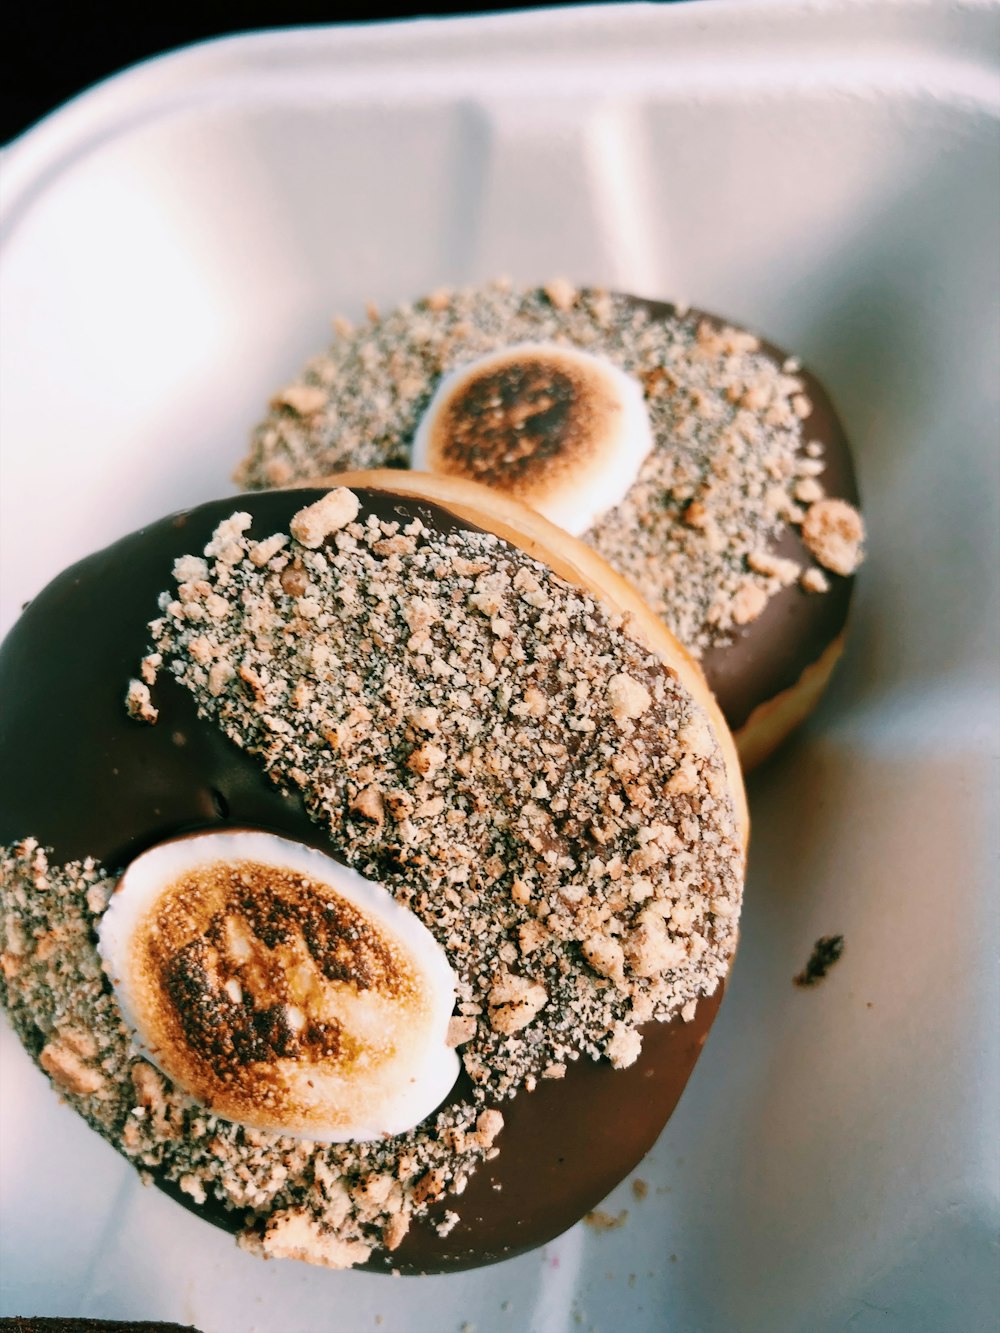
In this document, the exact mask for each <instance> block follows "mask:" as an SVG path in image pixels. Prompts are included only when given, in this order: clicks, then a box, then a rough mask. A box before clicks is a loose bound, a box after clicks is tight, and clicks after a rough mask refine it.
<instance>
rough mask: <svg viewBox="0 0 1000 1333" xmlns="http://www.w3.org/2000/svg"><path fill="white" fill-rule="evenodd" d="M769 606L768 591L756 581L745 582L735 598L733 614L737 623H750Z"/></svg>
mask: <svg viewBox="0 0 1000 1333" xmlns="http://www.w3.org/2000/svg"><path fill="white" fill-rule="evenodd" d="M765 606H767V593H766V592H765V591H764V589H763V588H761V587H760V586H759V585H758V584H756V583H744V584H743V585H742V587H741V588H740V589H739V591H738V592H737V593H736V596H735V597H734V598H733V607H732V615H733V621H734V622H735V623H736V624H737V625H749V624H750V623H751V621H754V620H756V619H757V617H758V616H759V615H760V614H761V612H762V611H763V610H764V608H765Z"/></svg>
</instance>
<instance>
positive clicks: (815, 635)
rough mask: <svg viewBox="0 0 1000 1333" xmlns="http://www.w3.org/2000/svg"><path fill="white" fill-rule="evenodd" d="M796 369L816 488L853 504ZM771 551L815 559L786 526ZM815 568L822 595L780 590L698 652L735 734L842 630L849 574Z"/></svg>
mask: <svg viewBox="0 0 1000 1333" xmlns="http://www.w3.org/2000/svg"><path fill="white" fill-rule="evenodd" d="M627 299H629V300H630V301H632V302H634V303H635V305H636V306H638V307H640V308H641V309H643V310H646V311H648V313H649V315H650V316H651V318H653V319H667V318H669V317H672V316H673V315H674V314H675V313H676V308H675V307H674V306H672V305H669V304H668V303H667V302H665V301H647V300H645V299H643V298H642V297H637V296H630V297H628V298H627ZM688 318H694V319H697V320H702V319H704V320H707V321H708V322H709V323H710V324H712V325H713V326H714V327H715V328H724V327H734V326H733V325H732V324H731V323H730V322H729V321H727V320H723V319H720V318H719V317H718V316H716V315H708V314H705V313H704V312H703V311H699V310H694V311H691V312H690V315H689V316H688ZM761 350H762V351H763V352H765V353H766V354H767V355H768V356H769V357H771V359H772V360H774V361H775V362H777V364H778V365H779V366H780V365H783V364H784V362H785V361H786V360H787V359H788V356H789V353H788V352H784V351H782V350H781V348H780V347H776V346H775V345H774V344H773V343H769V342H764V341H763V340H761ZM797 374H799V376H800V377H801V379H802V380H803V381H804V383H805V393H806V395H807V397H808V398H809V399H810V400H811V402H812V404H813V410H812V413H811V415H810V416H809V417H807V418H806V421H805V423H804V428H803V430H804V434H805V437H806V438H807V439H810V440H819V441H820V442H821V443H822V445H823V461H824V462H825V463H826V471H825V472H824V473H823V474H822V476H821V477H820V481H821V482H822V485H823V488H824V489H825V491H826V493H827V495H829V496H833V497H836V498H838V499H841V500H847V501H849V502H850V503H851V504H853V505H856V504H857V503H858V488H857V482H856V480H855V477H854V464H853V463H852V461H851V452H850V448H849V446H848V443H847V437H846V436H845V434H844V428H843V426H842V425H841V424H840V420H839V418H838V417H837V413H836V411H835V410H834V407H833V404H832V402H831V401H830V397H829V395H828V394H827V392H826V390H825V389H824V388H823V386H822V384H820V382H819V380H818V379H816V377H815V375H812V374H810V372H809V371H808V370H801V371H798V372H797ZM773 549H774V551H775V552H776V554H778V555H780V556H783V557H785V558H787V559H789V560H796V561H798V562H799V563H800V564H801V565H803V566H804V567H808V566H809V565H811V564H814V563H815V561H814V559H813V557H812V555H811V554H810V553H809V551H808V550H807V548H806V546H805V544H804V543H803V541H802V538H801V535H800V533H799V529H798V528H795V527H792V526H791V525H790V524H789V525H787V526H786V527H785V530H784V532H783V533H782V535H781V537H780V538H779V540H778V541H777V542H776V543H775V545H774V548H773ZM823 572H824V574H825V575H826V577H827V579H828V581H829V584H830V588H829V591H828V592H825V593H808V592H805V591H804V589H802V588H800V587H799V586H798V584H792V586H791V587H789V588H783V589H782V590H781V591H780V592H779V593H777V594H776V595H775V596H774V597H772V598H771V599H770V601H769V602H768V604H767V606H766V607H765V608H764V611H763V613H762V614H761V615H760V616H759V617H758V618H757V619H756V620H754V621H752V622H751V623H750V624H749V625H745V626H743V627H742V628H736V629H735V630H734V634H733V641H732V642H731V643H728V644H719V645H718V646H717V647H714V648H709V649H708V651H707V652H705V653H704V654H703V656H702V658H701V667H702V670H703V671H704V672H705V676H706V678H707V680H708V683H709V686H710V687H711V690H712V693H713V694H714V695H715V697H716V699H717V700H718V701H719V707H720V708H721V709H722V711H723V714H724V715H725V718H726V721H727V722H728V723H729V725H730V727H731V728H732V730H733V731H738V730H739V728H740V727H742V726H743V724H744V723H745V722H746V721H747V719H748V718H749V717H750V714H751V713H752V712H753V710H754V709H755V708H757V707H758V706H759V705H760V704H762V703H765V702H767V701H768V700H769V699H774V698H775V697H776V696H777V695H779V694H781V693H782V692H783V691H784V690H790V689H792V688H793V687H794V686H795V685H797V684H798V682H799V679H800V678H801V676H802V673H803V671H805V669H806V668H807V667H809V666H811V665H812V664H813V663H814V662H816V661H818V660H819V658H820V657H821V656H822V655H823V652H824V650H825V649H826V648H828V647H829V645H830V644H831V643H832V642H833V641H834V639H836V637H837V636H838V634H840V633H841V631H842V630H843V628H844V625H845V624H846V622H847V612H848V609H849V607H850V602H851V592H852V589H853V585H854V579H853V578H843V577H842V576H840V575H839V574H832V573H831V572H830V571H829V570H824V571H823Z"/></svg>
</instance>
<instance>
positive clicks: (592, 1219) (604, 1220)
mask: <svg viewBox="0 0 1000 1333" xmlns="http://www.w3.org/2000/svg"><path fill="white" fill-rule="evenodd" d="M583 1220H584V1222H585V1223H586V1225H587V1226H588V1227H591V1228H593V1230H594V1231H617V1230H618V1228H619V1227H623V1226H624V1225H625V1223H626V1222H627V1221H628V1209H627V1208H623V1209H622V1210H621V1212H620V1213H606V1212H605V1211H604V1210H603V1209H602V1208H594V1209H592V1210H591V1211H590V1212H589V1213H587V1214H586V1215H585V1217H584V1219H583Z"/></svg>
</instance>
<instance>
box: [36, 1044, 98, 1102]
mask: <svg viewBox="0 0 1000 1333" xmlns="http://www.w3.org/2000/svg"><path fill="white" fill-rule="evenodd" d="M38 1063H39V1064H40V1065H41V1066H42V1068H43V1069H44V1070H45V1072H46V1074H48V1076H49V1078H51V1080H52V1082H53V1083H54V1084H55V1085H56V1086H57V1087H58V1088H59V1089H60V1090H61V1091H63V1092H73V1093H76V1095H77V1096H78V1097H89V1096H91V1095H92V1094H93V1093H95V1092H98V1091H99V1090H100V1088H101V1087H103V1085H104V1079H103V1077H102V1075H101V1074H100V1072H99V1071H98V1070H96V1069H92V1068H90V1067H89V1066H88V1065H87V1064H86V1063H85V1062H84V1061H83V1060H82V1059H81V1058H80V1056H79V1055H77V1054H76V1053H75V1052H74V1051H73V1050H71V1049H70V1048H69V1046H68V1045H67V1044H66V1043H65V1042H62V1041H50V1042H49V1043H48V1045H46V1046H43V1047H42V1053H41V1055H39V1057H38Z"/></svg>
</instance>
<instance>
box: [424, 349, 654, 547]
mask: <svg viewBox="0 0 1000 1333" xmlns="http://www.w3.org/2000/svg"><path fill="white" fill-rule="evenodd" d="M652 447H653V432H652V429H651V427H650V424H649V415H648V413H647V412H646V401H645V398H644V396H643V392H642V388H641V386H640V385H639V383H638V381H637V380H634V379H632V378H631V376H629V375H626V374H625V372H624V371H622V370H619V369H618V367H617V366H615V365H612V363H611V362H610V361H606V360H604V359H603V358H602V357H598V356H591V354H590V353H589V352H581V351H579V350H577V349H576V348H573V347H563V346H560V345H558V344H556V343H521V344H518V345H517V346H514V347H508V348H505V349H504V350H502V351H499V352H492V353H490V354H489V355H488V356H483V357H480V358H479V360H477V361H473V362H471V363H470V364H469V365H466V366H462V367H460V368H459V369H458V370H455V371H452V372H451V374H449V375H446V376H445V377H444V378H443V379H442V381H441V383H440V384H439V385H438V388H437V391H436V392H435V394H434V397H433V398H432V399H431V401H430V403H429V405H428V407H427V411H426V412H425V413H424V415H423V417H422V418H421V420H420V423H419V425H418V427H417V432H416V435H415V436H414V440H413V450H412V454H411V462H410V466H411V467H412V468H413V469H414V470H415V471H418V472H439V473H443V474H445V475H447V476H455V477H466V478H468V479H470V480H471V481H479V482H482V483H484V484H485V485H487V486H492V487H493V488H494V489H496V490H499V491H504V492H505V493H506V494H508V495H512V496H514V497H515V498H516V499H518V500H521V501H522V502H523V503H524V504H527V505H530V506H531V507H532V508H533V509H537V510H538V512H539V513H540V514H544V516H545V517H546V518H548V519H551V520H552V522H553V523H557V524H558V525H559V526H560V527H561V528H564V529H565V530H566V531H567V532H571V533H573V534H574V535H575V536H579V535H580V534H581V533H583V532H586V531H587V529H588V528H589V527H590V526H591V525H592V524H593V523H594V522H595V520H596V519H598V518H599V517H600V516H601V514H604V513H607V511H608V510H609V509H613V508H614V507H615V505H617V504H620V503H621V501H622V500H623V499H624V498H625V496H626V494H627V493H628V491H629V489H630V487H631V486H632V483H633V482H634V481H635V480H636V478H637V477H638V475H639V469H640V468H641V467H642V464H643V460H644V459H645V458H646V456H647V455H648V454H649V452H650V450H651V449H652Z"/></svg>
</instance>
